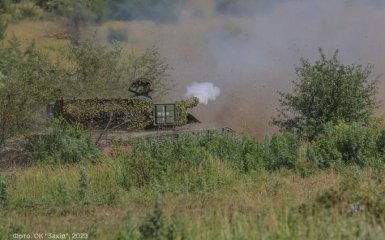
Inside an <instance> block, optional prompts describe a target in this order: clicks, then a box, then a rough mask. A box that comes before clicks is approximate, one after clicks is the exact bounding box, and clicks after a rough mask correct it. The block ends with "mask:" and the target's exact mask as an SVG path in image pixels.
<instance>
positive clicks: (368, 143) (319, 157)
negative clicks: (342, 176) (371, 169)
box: [307, 123, 381, 168]
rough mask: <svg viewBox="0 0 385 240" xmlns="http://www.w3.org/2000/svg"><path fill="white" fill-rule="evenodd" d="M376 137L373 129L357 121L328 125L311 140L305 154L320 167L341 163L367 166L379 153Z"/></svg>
mask: <svg viewBox="0 0 385 240" xmlns="http://www.w3.org/2000/svg"><path fill="white" fill-rule="evenodd" d="M377 139H378V138H377V134H376V133H375V131H374V130H373V129H371V128H368V127H364V126H362V125H360V124H358V123H353V124H350V125H347V124H339V125H336V126H331V125H329V126H327V127H326V129H325V131H324V133H323V134H322V135H320V136H319V137H317V138H316V139H315V140H314V141H313V142H311V144H310V146H309V148H308V151H307V156H308V159H309V160H310V161H313V162H314V163H315V164H316V165H317V166H319V167H322V168H324V167H330V166H335V165H341V164H357V165H358V166H361V167H363V166H368V165H371V164H372V163H373V160H374V159H375V158H377V157H378V155H379V154H378V153H379V152H378V150H377V147H378V144H379V142H378V140H377ZM380 142H381V141H380Z"/></svg>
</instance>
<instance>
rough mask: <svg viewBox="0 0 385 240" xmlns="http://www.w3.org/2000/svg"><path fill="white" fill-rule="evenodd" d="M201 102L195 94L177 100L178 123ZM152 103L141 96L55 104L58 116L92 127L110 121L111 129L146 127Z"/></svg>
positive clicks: (181, 123)
mask: <svg viewBox="0 0 385 240" xmlns="http://www.w3.org/2000/svg"><path fill="white" fill-rule="evenodd" d="M198 103H199V100H198V98H196V97H192V98H188V99H183V100H180V101H177V102H176V103H175V106H176V111H177V117H176V124H177V125H183V124H186V123H187V115H188V112H187V109H189V108H192V107H195V106H197V105H198ZM153 106H154V105H153V103H152V102H151V101H149V100H144V99H140V98H128V99H77V100H61V101H57V102H56V103H55V115H56V116H57V115H61V116H62V117H63V118H64V119H66V120H68V121H72V122H79V123H82V124H83V125H85V126H86V127H91V128H101V129H102V128H105V127H106V126H107V124H108V122H110V124H109V128H124V129H143V128H146V127H148V126H151V125H152V123H153ZM111 116H112V117H111ZM110 120H111V121H110Z"/></svg>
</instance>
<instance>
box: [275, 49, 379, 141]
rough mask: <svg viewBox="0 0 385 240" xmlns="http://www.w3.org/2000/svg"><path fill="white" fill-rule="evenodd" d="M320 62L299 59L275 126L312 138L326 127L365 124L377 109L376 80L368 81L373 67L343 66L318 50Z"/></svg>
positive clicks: (282, 96) (282, 100)
mask: <svg viewBox="0 0 385 240" xmlns="http://www.w3.org/2000/svg"><path fill="white" fill-rule="evenodd" d="M320 55H321V57H320V59H319V60H317V61H316V62H315V63H314V64H311V63H310V62H309V60H308V59H301V65H300V66H299V67H297V68H296V73H297V80H296V81H294V82H293V84H294V88H293V92H292V93H281V98H280V105H281V107H280V108H279V109H278V111H279V116H278V118H277V119H274V123H275V124H276V125H278V126H279V127H281V129H283V130H291V131H294V132H296V133H297V134H298V135H299V136H301V137H304V138H307V139H312V138H314V137H315V136H317V135H318V134H319V133H320V132H321V131H322V130H323V128H324V126H325V124H329V123H331V124H337V123H338V122H345V123H353V122H359V123H363V124H368V122H369V120H370V117H371V115H372V113H373V110H374V109H375V108H376V100H375V94H376V91H377V88H376V83H377V81H376V80H370V79H369V76H370V74H371V71H372V67H373V66H372V65H367V66H362V65H355V64H352V65H344V64H342V63H340V62H339V61H338V59H337V55H338V51H336V52H335V53H334V55H333V58H331V59H327V58H326V56H325V55H324V54H323V52H322V50H321V49H320Z"/></svg>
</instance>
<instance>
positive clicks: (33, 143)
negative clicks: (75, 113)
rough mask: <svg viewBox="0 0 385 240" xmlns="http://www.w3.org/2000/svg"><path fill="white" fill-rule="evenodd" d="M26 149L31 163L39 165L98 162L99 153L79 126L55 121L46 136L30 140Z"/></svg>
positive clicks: (60, 120)
mask: <svg viewBox="0 0 385 240" xmlns="http://www.w3.org/2000/svg"><path fill="white" fill-rule="evenodd" d="M28 149H29V151H30V155H31V158H32V160H33V161H37V162H41V163H75V162H80V161H81V160H83V159H84V160H89V161H92V162H95V161H98V160H99V158H100V156H101V155H100V151H99V149H98V148H97V147H96V145H95V144H94V142H93V141H92V140H91V137H90V136H87V135H86V133H85V132H84V131H83V128H82V127H81V126H80V125H79V124H74V125H71V124H69V123H67V122H65V121H64V120H62V119H55V120H54V122H53V131H52V132H51V133H50V134H48V135H43V136H35V137H34V138H30V140H29V144H28Z"/></svg>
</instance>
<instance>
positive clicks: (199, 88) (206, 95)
mask: <svg viewBox="0 0 385 240" xmlns="http://www.w3.org/2000/svg"><path fill="white" fill-rule="evenodd" d="M220 93H221V90H220V89H219V87H217V86H215V85H214V84H213V83H211V82H203V83H198V82H193V83H192V84H191V85H189V86H188V87H187V89H186V94H185V95H186V97H197V98H199V102H201V103H204V104H207V103H208V102H209V101H214V100H215V99H216V98H217V97H218V96H219V94H220Z"/></svg>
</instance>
